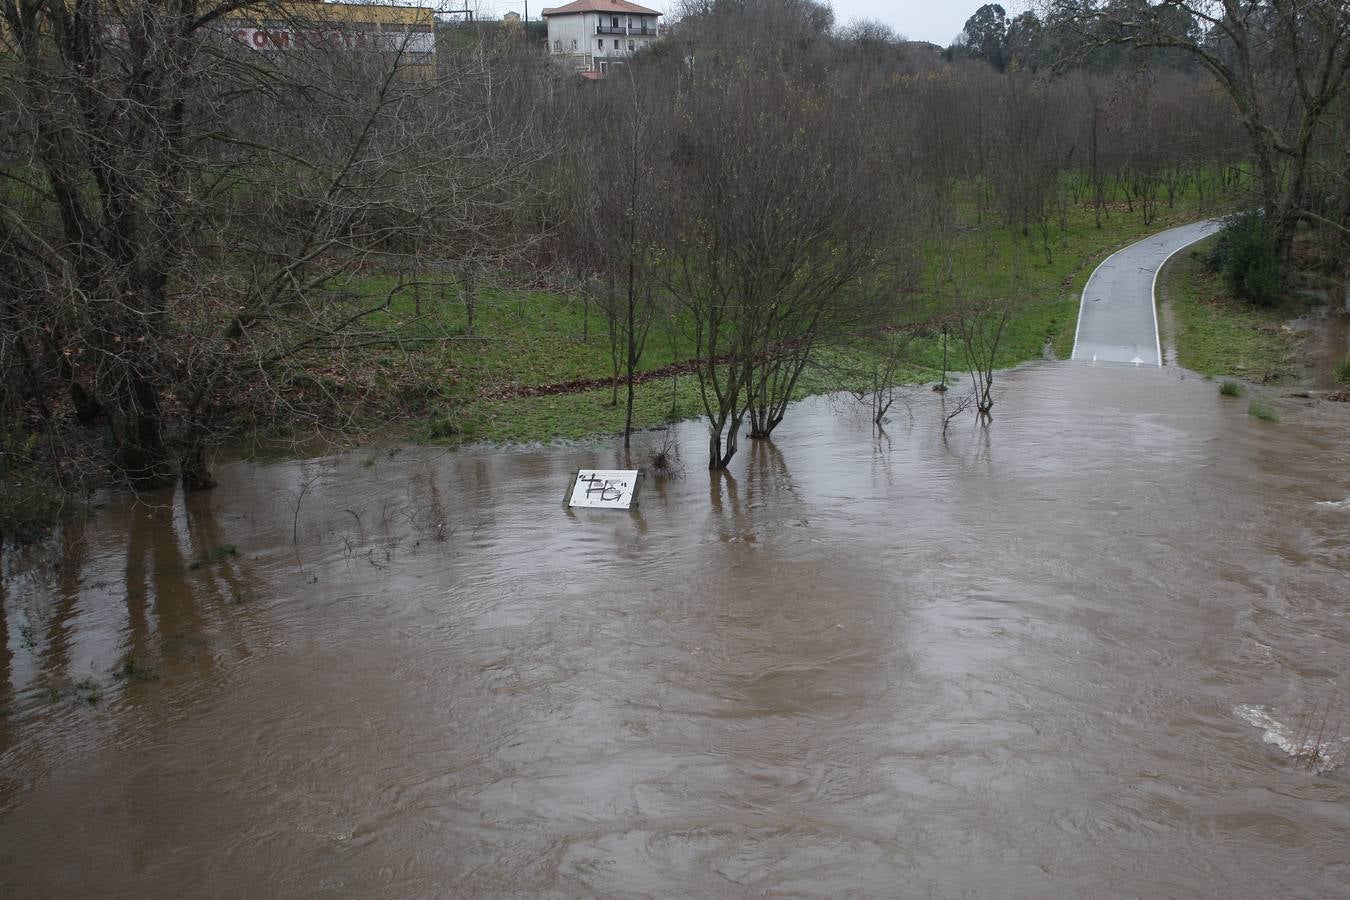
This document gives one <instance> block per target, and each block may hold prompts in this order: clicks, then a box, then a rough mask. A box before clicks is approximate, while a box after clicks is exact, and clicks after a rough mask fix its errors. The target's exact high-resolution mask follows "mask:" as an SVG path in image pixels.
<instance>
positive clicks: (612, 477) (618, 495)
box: [567, 469, 642, 509]
mask: <svg viewBox="0 0 1350 900" xmlns="http://www.w3.org/2000/svg"><path fill="white" fill-rule="evenodd" d="M641 477H642V476H641V474H640V472H639V470H638V469H582V470H581V471H580V472H578V473H577V480H576V481H575V482H573V484H572V494H571V496H570V497H569V498H568V501H567V505H568V506H589V507H593V508H596V509H630V508H632V507H633V506H635V505H636V504H637V488H638V480H639V479H640V478H641Z"/></svg>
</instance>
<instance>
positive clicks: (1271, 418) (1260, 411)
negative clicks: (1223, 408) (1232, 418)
mask: <svg viewBox="0 0 1350 900" xmlns="http://www.w3.org/2000/svg"><path fill="white" fill-rule="evenodd" d="M1247 415H1249V416H1251V417H1252V418H1253V419H1260V420H1261V421H1262V422H1278V421H1280V417H1279V415H1278V414H1276V412H1275V409H1274V407H1272V406H1271V405H1270V404H1269V403H1267V402H1266V401H1264V400H1253V401H1252V402H1251V405H1249V406H1248V407H1247Z"/></svg>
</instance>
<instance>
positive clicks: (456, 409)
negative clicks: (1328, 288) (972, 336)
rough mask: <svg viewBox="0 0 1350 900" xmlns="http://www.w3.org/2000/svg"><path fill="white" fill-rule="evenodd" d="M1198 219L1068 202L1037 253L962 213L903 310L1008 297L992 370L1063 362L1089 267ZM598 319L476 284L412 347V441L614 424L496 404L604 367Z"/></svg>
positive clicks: (695, 402)
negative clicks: (476, 289)
mask: <svg viewBox="0 0 1350 900" xmlns="http://www.w3.org/2000/svg"><path fill="white" fill-rule="evenodd" d="M1203 214H1206V213H1204V212H1202V211H1201V210H1199V209H1198V208H1197V207H1196V205H1195V204H1194V203H1193V202H1192V203H1187V204H1185V205H1183V204H1178V207H1177V208H1176V209H1174V210H1167V209H1165V208H1160V209H1159V210H1158V218H1157V219H1156V220H1155V221H1154V222H1153V223H1152V224H1150V225H1147V226H1145V225H1144V224H1143V219H1142V216H1141V215H1140V214H1139V212H1138V211H1137V210H1136V211H1135V212H1134V213H1130V212H1127V211H1126V210H1125V209H1124V207H1123V205H1122V206H1120V207H1119V208H1113V209H1112V210H1111V211H1110V215H1109V217H1108V218H1107V219H1106V220H1105V221H1104V222H1103V224H1102V227H1101V228H1100V229H1098V228H1097V227H1096V226H1095V224H1094V222H1093V215H1092V211H1091V209H1073V210H1071V211H1070V212H1069V216H1068V225H1069V227H1068V229H1067V230H1066V231H1063V232H1061V231H1060V229H1059V226H1058V224H1057V223H1056V224H1055V225H1054V226H1053V232H1052V237H1051V252H1050V254H1049V256H1050V258H1049V259H1048V260H1047V258H1046V253H1045V250H1044V248H1043V247H1042V246H1041V245H1040V244H1039V242H1037V241H1033V240H1028V239H1026V238H1023V237H1020V236H1019V235H1017V234H1015V233H1013V232H1012V231H1011V230H1009V229H1007V228H1005V227H1003V226H1002V224H1001V222H999V221H998V219H997V216H996V214H991V213H988V212H986V213H985V214H984V215H983V217H977V216H976V215H975V213H974V210H973V208H971V209H968V210H967V215H966V217H965V221H963V222H960V223H959V224H958V225H957V227H956V228H955V230H954V231H955V233H954V234H952V235H951V236H949V237H945V238H944V239H942V240H941V241H936V240H935V241H934V242H933V243H932V245H930V246H928V247H926V248H924V251H923V254H924V258H925V261H926V266H925V271H924V274H923V276H922V278H921V279H920V285H919V289H918V291H917V293H916V294H915V295H914V296H913V297H912V304H911V308H910V310H909V313H908V314H907V316H906V318H907V319H908V320H910V321H923V320H925V319H928V318H931V316H932V315H933V313H934V312H935V311H936V310H938V309H941V308H942V307H943V306H944V305H945V304H946V303H948V302H949V301H950V300H952V299H953V298H955V297H956V296H958V295H960V296H967V297H999V298H1012V299H1014V300H1016V301H1017V302H1018V304H1019V311H1018V314H1017V315H1016V317H1015V318H1014V319H1013V321H1012V322H1011V323H1010V325H1009V329H1008V332H1007V334H1006V337H1005V339H1004V343H1003V345H1002V347H1001V348H1000V353H999V364H1000V366H1011V365H1015V364H1017V363H1020V362H1024V361H1027V360H1030V359H1039V358H1041V357H1042V355H1043V352H1044V348H1045V347H1046V346H1047V344H1048V345H1050V346H1052V347H1053V350H1054V352H1055V354H1056V355H1058V356H1060V357H1067V356H1068V354H1069V352H1070V349H1071V347H1072V344H1073V334H1074V328H1075V326H1076V323H1077V315H1078V300H1079V294H1080V292H1081V290H1082V286H1083V284H1084V283H1085V282H1086V280H1087V277H1088V275H1089V273H1090V272H1091V270H1092V268H1093V267H1094V266H1095V265H1096V264H1097V262H1099V261H1100V260H1101V259H1102V258H1103V257H1104V256H1105V255H1106V254H1107V253H1109V252H1111V251H1113V250H1115V249H1117V248H1118V247H1120V246H1121V245H1123V244H1125V243H1128V242H1130V241H1131V240H1133V239H1136V238H1138V237H1141V236H1143V235H1145V234H1149V233H1152V232H1155V231H1158V230H1161V229H1163V228H1166V227H1168V226H1169V225H1172V224H1177V223H1180V222H1185V221H1191V220H1193V219H1195V218H1198V217H1200V216H1201V215H1203ZM388 284H389V282H388V281H387V280H385V279H381V278H379V277H367V278H366V279H364V283H355V284H353V287H355V288H358V289H359V290H361V292H362V293H368V294H374V293H376V292H379V293H383V291H385V290H387V288H388ZM411 304H412V300H411V297H410V296H407V295H401V296H400V297H399V298H398V299H397V300H396V303H395V314H396V315H407V314H408V313H409V312H410V307H411ZM428 309H434V310H436V312H435V315H434V317H433V318H434V319H435V320H436V325H437V327H438V328H442V329H445V330H448V331H450V332H451V333H455V332H458V333H462V331H463V328H464V313H463V309H462V307H461V306H460V305H459V303H458V298H457V296H450V297H442V298H439V299H437V300H436V301H435V303H434V304H433V302H432V299H431V298H426V299H425V301H424V305H423V313H424V314H425V313H426V311H427V310H428ZM604 329H605V323H604V319H603V317H602V316H601V315H600V314H599V312H598V311H597V310H595V309H594V308H592V310H591V316H590V322H589V336H588V338H587V339H583V336H582V335H583V308H582V304H581V301H580V299H579V298H577V297H575V296H569V295H564V294H558V293H551V292H547V291H537V290H535V291H531V290H516V291H513V290H484V291H483V292H482V294H481V296H480V301H479V307H478V313H477V321H476V328H475V333H476V335H478V336H480V339H475V340H456V341H452V342H450V343H449V344H448V345H446V346H444V347H436V348H434V349H424V350H421V351H418V352H417V354H416V357H417V366H418V367H419V369H420V370H421V371H423V372H427V373H433V374H432V377H433V378H434V379H438V380H440V382H441V393H442V395H443V397H444V401H443V402H442V403H441V404H440V407H441V408H440V409H439V410H438V411H437V412H436V413H435V414H433V415H432V416H431V417H429V419H427V420H426V421H424V422H421V423H418V424H416V425H414V427H413V428H412V436H413V437H415V438H421V439H432V440H450V441H458V440H489V441H512V442H524V441H532V440H549V439H552V438H577V437H582V436H585V435H588V434H597V433H613V432H617V431H619V430H621V429H622V427H623V407H622V401H621V402H620V405H619V406H617V407H612V406H610V405H609V399H610V394H609V391H608V390H598V391H584V392H581V393H575V394H563V395H557V396H540V397H528V398H520V397H516V398H505V399H503V398H502V396H501V395H502V391H503V389H504V388H509V387H510V386H512V385H544V384H552V383H557V382H563V381H569V380H572V379H578V378H603V377H606V376H607V375H608V372H609V361H608V352H607V350H608V341H607V339H606V335H605V330H604ZM950 352H951V358H952V366H953V368H960V365H959V359H958V356H957V352H958V351H957V349H956V347H955V346H953V347H952V348H951V350H950ZM861 353H863V351H856V350H847V351H846V350H842V349H838V348H836V349H833V350H832V351H830V353H829V354H828V355H829V356H830V357H831V358H832V360H833V361H835V362H839V361H845V362H852V363H860V362H861V363H864V364H865V362H866V360H865V356H863V357H861V358H860V356H859V354H861ZM692 355H693V354H692V348H691V347H690V345H689V343H688V341H687V340H686V339H685V338H684V337H683V335H681V334H680V332H679V329H678V328H677V327H669V326H664V325H662V326H658V327H657V328H655V329H654V330H653V333H652V336H651V338H650V340H649V343H648V348H647V352H646V354H645V356H644V358H643V361H642V365H641V366H640V368H642V369H644V370H650V369H656V368H659V367H661V366H664V365H666V364H668V363H670V362H673V361H680V360H684V359H688V358H689V357H690V356H692ZM941 360H942V345H941V338H940V336H938V335H937V334H927V335H925V336H922V337H919V338H917V339H916V340H914V341H913V342H912V343H911V344H910V346H909V352H908V354H907V357H906V366H905V367H904V368H903V370H902V372H901V375H900V377H901V379H902V380H904V381H907V382H912V383H920V382H925V381H932V380H936V379H937V378H938V377H939V375H940V371H941ZM836 387H838V384H837V383H836V382H835V381H833V380H832V379H831V378H830V377H827V376H826V375H824V374H823V373H816V374H808V376H807V377H805V378H804V379H803V385H802V390H801V392H800V393H802V394H807V393H815V392H822V391H827V390H830V389H833V388H836ZM701 413H702V407H701V404H700V402H699V398H698V391H697V384H696V382H695V380H694V379H693V378H692V377H690V376H682V377H680V378H679V379H678V381H677V383H676V384H674V385H672V381H671V380H670V379H658V380H655V381H652V382H648V383H645V384H640V385H638V387H637V390H636V409H635V415H634V420H635V423H636V424H637V425H639V426H646V425H651V424H655V423H658V422H662V421H666V420H670V419H678V418H687V417H690V416H696V415H701Z"/></svg>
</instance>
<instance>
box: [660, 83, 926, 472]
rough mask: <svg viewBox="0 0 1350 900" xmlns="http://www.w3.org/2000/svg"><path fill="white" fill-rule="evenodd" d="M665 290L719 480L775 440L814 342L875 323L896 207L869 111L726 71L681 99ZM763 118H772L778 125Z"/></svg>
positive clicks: (821, 94) (792, 86)
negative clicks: (690, 351) (682, 321)
mask: <svg viewBox="0 0 1350 900" xmlns="http://www.w3.org/2000/svg"><path fill="white" fill-rule="evenodd" d="M682 103H683V105H682V107H681V109H680V119H679V132H678V134H677V140H676V162H675V165H674V172H673V176H672V179H673V180H672V187H671V192H672V197H673V198H674V202H675V211H676V212H675V217H674V221H675V230H674V232H673V234H672V241H671V243H670V250H669V254H670V261H669V264H668V265H667V267H666V270H665V271H666V275H665V277H666V281H667V285H668V288H669V290H670V292H671V293H672V294H673V295H674V296H675V297H676V298H677V299H678V301H679V302H680V303H681V304H682V305H683V306H684V308H685V309H686V311H687V313H688V319H689V322H690V323H691V325H690V327H691V329H692V337H693V341H694V344H695V347H696V350H697V353H698V357H699V360H698V366H697V369H696V374H697V376H698V379H699V386H700V391H701V396H702V398H703V404H704V409H705V412H706V413H707V415H708V420H709V447H708V465H709V467H710V468H713V469H720V468H724V467H725V466H726V465H727V463H728V462H729V461H730V460H731V458H732V457H733V456H734V455H735V453H736V449H737V438H738V433H739V429H740V426H741V423H742V422H743V420H744V419H745V418H746V417H747V416H749V418H750V421H751V437H768V436H769V435H770V434H771V433H772V432H773V430H774V428H776V427H777V426H778V424H779V423H780V422H781V421H782V419H783V416H784V414H785V411H786V408H787V404H788V402H789V401H790V400H791V399H792V397H793V396H794V394H795V391H796V388H797V384H798V382H799V379H800V377H801V375H802V372H803V371H804V369H805V367H806V365H807V363H808V362H809V361H810V359H811V358H812V354H813V352H814V350H815V348H816V346H817V344H818V342H819V341H820V340H821V339H822V337H823V336H825V335H830V334H839V333H841V332H842V331H844V330H846V329H848V328H853V327H857V326H858V325H859V324H860V323H862V322H863V321H876V320H877V318H878V310H879V309H881V308H883V307H884V306H885V304H886V303H888V302H889V300H890V297H891V296H892V295H891V293H890V292H887V291H885V290H882V289H881V285H880V284H879V283H877V282H878V281H879V280H880V279H881V278H882V277H884V276H885V275H886V274H887V273H888V272H889V271H890V269H889V267H888V263H889V262H890V260H891V259H892V256H893V254H892V247H893V242H895V241H896V240H897V238H898V237H899V235H898V229H897V227H896V223H897V222H898V220H899V216H900V211H899V210H900V207H901V204H899V203H898V202H896V199H895V197H894V195H893V194H892V193H891V192H890V191H889V190H888V187H889V186H890V185H891V184H892V183H893V182H892V179H891V178H890V177H889V176H888V175H887V173H885V172H883V171H882V170H881V166H880V159H881V156H880V154H878V153H876V152H874V151H875V142H874V140H873V135H872V134H871V133H870V132H869V131H868V128H867V123H866V120H865V118H864V117H863V116H862V115H861V110H860V109H859V108H858V107H856V106H852V107H850V105H848V104H846V103H844V102H840V98H837V97H834V96H832V95H830V94H828V93H826V92H823V91H818V90H814V89H811V88H809V87H806V86H803V85H801V84H797V83H793V82H792V81H789V80H788V79H786V78H784V77H782V76H781V75H779V74H776V73H774V74H758V73H754V72H749V71H746V70H745V69H744V68H742V69H739V70H737V71H721V72H716V73H710V75H709V76H708V77H705V78H696V79H694V80H693V82H692V84H690V86H689V89H688V90H687V91H686V92H685V94H684V95H683V97H682ZM767 110H774V112H773V113H769V112H767Z"/></svg>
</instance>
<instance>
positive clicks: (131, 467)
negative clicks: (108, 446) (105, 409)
mask: <svg viewBox="0 0 1350 900" xmlns="http://www.w3.org/2000/svg"><path fill="white" fill-rule="evenodd" d="M125 404H126V405H125V407H124V408H123V409H122V410H120V411H119V413H120V414H119V415H118V417H117V418H118V419H119V420H120V422H119V423H115V425H114V428H113V435H114V437H115V438H116V440H117V444H118V446H117V464H118V466H120V467H121V469H122V471H123V473H124V474H125V475H126V477H127V480H128V481H130V482H131V483H132V484H135V485H139V486H143V487H150V486H157V485H160V484H162V483H164V482H165V481H166V480H168V479H169V478H170V477H171V476H172V470H171V468H170V466H169V461H168V454H167V453H166V451H165V448H164V436H163V432H162V426H163V423H162V421H161V418H160V411H159V397H158V395H157V394H156V392H155V389H154V387H153V385H151V384H150V383H149V382H148V381H146V380H145V379H144V378H136V379H134V380H133V382H132V384H131V386H130V390H129V392H128V395H127V397H126V398H125ZM119 426H120V427H119Z"/></svg>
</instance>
